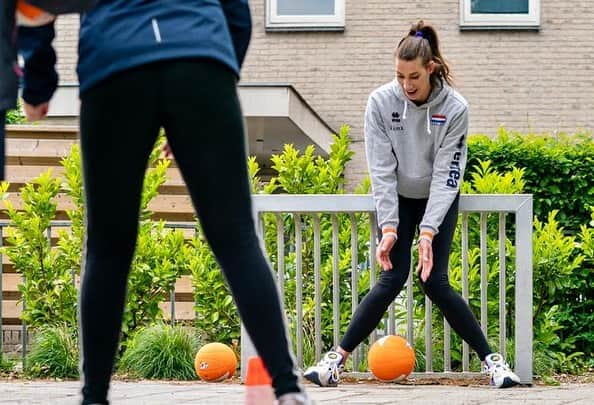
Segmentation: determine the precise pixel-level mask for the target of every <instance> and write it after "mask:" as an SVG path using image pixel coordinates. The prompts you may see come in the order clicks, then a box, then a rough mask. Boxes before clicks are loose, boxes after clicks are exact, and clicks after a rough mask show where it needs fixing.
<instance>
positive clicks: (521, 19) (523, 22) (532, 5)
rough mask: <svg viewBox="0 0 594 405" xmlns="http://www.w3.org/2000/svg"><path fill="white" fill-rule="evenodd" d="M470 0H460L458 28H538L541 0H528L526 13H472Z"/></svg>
mask: <svg viewBox="0 0 594 405" xmlns="http://www.w3.org/2000/svg"><path fill="white" fill-rule="evenodd" d="M471 2H472V0H460V29H461V30H480V29H512V30H522V29H524V30H538V29H540V12H541V7H540V3H541V0H528V13H527V14H515V13H513V14H494V13H493V14H489V13H472V12H471Z"/></svg>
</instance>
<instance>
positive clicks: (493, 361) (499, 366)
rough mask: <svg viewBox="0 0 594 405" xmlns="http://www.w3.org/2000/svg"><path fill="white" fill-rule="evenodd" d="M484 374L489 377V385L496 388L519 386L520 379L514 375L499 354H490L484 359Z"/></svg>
mask: <svg viewBox="0 0 594 405" xmlns="http://www.w3.org/2000/svg"><path fill="white" fill-rule="evenodd" d="M484 367H485V369H484V371H485V374H488V375H489V378H490V383H491V385H492V386H494V387H497V388H509V387H513V386H514V385H518V384H520V377H518V376H517V375H516V373H514V372H513V371H512V370H511V369H510V368H509V366H508V365H507V363H506V362H505V360H504V359H503V356H502V355H500V354H499V353H491V354H490V355H488V356H487V357H485V366H484Z"/></svg>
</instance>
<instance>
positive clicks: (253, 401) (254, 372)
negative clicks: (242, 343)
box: [245, 356, 276, 405]
mask: <svg viewBox="0 0 594 405" xmlns="http://www.w3.org/2000/svg"><path fill="white" fill-rule="evenodd" d="M275 401H276V398H275V396H274V391H273V390H272V379H271V378H270V375H269V374H268V371H267V370H266V367H265V366H264V362H263V361H262V359H261V358H260V357H256V356H252V357H250V358H249V359H248V368H247V376H246V379H245V405H273V404H274V402H275Z"/></svg>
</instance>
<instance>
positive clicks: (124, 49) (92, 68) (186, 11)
mask: <svg viewBox="0 0 594 405" xmlns="http://www.w3.org/2000/svg"><path fill="white" fill-rule="evenodd" d="M0 3H1V4H2V5H3V6H4V5H5V4H9V3H14V0H1V1H0ZM12 11H13V15H14V5H13V9H12ZM251 27H252V26H251V15H250V10H249V5H248V1H247V0H99V1H98V4H97V5H96V6H95V7H94V8H93V9H92V10H90V11H88V12H87V13H85V14H84V15H83V17H82V20H81V30H80V41H79V58H78V76H79V83H80V91H81V92H84V91H85V90H87V89H89V88H90V87H92V86H93V85H95V84H97V83H98V82H100V81H101V80H103V79H105V78H107V77H109V76H110V75H112V74H114V73H117V72H119V71H122V70H125V69H129V68H132V67H135V66H139V65H143V64H146V63H150V62H155V61H159V60H166V59H178V58H210V59H214V60H217V61H219V62H220V63H222V64H223V65H225V66H227V67H228V68H229V69H231V70H232V71H233V72H235V74H236V75H239V70H240V68H241V65H242V64H243V60H244V58H245V54H246V52H247V48H248V44H249V41H250V36H251ZM18 36H19V39H18V40H19V47H20V48H21V52H22V53H23V55H24V57H25V69H24V70H25V72H24V80H23V98H24V99H25V101H27V102H28V103H30V104H33V105H37V104H39V103H42V102H45V101H48V100H49V99H50V98H51V96H52V94H53V92H54V90H55V88H56V85H57V75H56V73H55V70H54V65H55V62H56V57H55V53H54V51H53V49H52V47H51V41H52V40H53V38H54V28H53V24H50V25H47V26H44V27H36V28H23V27H21V28H19V35H18ZM7 40H8V38H7ZM1 51H2V55H1V56H2V58H3V60H4V49H1ZM12 55H13V54H11V56H10V57H9V58H8V59H11V58H12ZM4 65H5V64H4V63H2V65H0V69H4ZM6 66H9V67H10V69H12V66H11V63H9V64H7V65H6ZM7 71H12V70H7ZM0 74H2V76H0V77H2V78H4V77H5V76H4V70H0ZM12 77H14V80H16V76H15V75H14V73H12V75H11V78H12ZM14 80H11V83H13V82H14ZM0 83H1V84H0V97H2V96H3V94H4V91H3V89H2V87H5V83H8V82H5V81H4V80H0ZM6 87H10V86H6ZM13 88H16V87H14V86H12V87H11V90H10V91H8V92H7V93H10V97H8V98H9V99H12V102H11V103H8V104H10V105H13V104H14V97H15V95H16V93H15V92H16V90H14V91H13V90H12V89H13ZM0 102H2V99H0Z"/></svg>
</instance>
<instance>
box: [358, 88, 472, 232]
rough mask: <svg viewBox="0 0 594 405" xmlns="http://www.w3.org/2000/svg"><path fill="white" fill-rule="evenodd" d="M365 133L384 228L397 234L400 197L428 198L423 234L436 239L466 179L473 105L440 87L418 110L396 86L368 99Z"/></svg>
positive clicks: (374, 188)
mask: <svg viewBox="0 0 594 405" xmlns="http://www.w3.org/2000/svg"><path fill="white" fill-rule="evenodd" d="M364 131H365V150H366V155H367V163H368V166H369V173H370V174H371V185H372V189H373V198H374V201H375V206H376V210H377V216H378V223H379V226H380V227H381V228H382V229H384V228H387V227H392V228H395V229H398V223H399V217H398V195H402V196H403V197H407V198H418V199H425V198H427V199H428V201H427V207H426V209H425V214H424V216H423V219H422V221H421V224H420V230H421V231H423V230H427V231H430V232H432V233H433V234H434V235H435V234H437V233H438V232H439V226H440V225H441V223H442V221H443V219H444V217H445V215H446V213H447V211H448V209H449V208H450V206H451V204H452V202H453V201H454V199H455V198H456V195H457V194H458V193H459V190H460V183H461V181H462V177H463V174H464V168H465V165H466V151H467V147H466V135H467V132H468V102H467V101H466V100H465V99H464V98H463V97H462V96H461V95H460V94H459V93H458V92H457V91H455V90H454V89H452V88H451V87H449V86H448V85H447V84H445V83H440V84H439V85H438V86H436V87H434V89H433V90H432V92H431V94H430V96H429V98H428V100H427V102H426V103H425V104H422V105H420V106H417V105H416V104H414V103H413V102H412V101H410V100H409V99H408V98H407V97H406V96H405V95H404V93H403V91H402V88H401V87H400V85H399V84H398V83H397V82H396V81H392V82H390V83H387V84H385V85H383V86H381V87H379V88H377V89H376V90H374V91H373V92H372V93H371V95H370V96H369V101H368V103H367V109H366V111H365V129H364Z"/></svg>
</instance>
